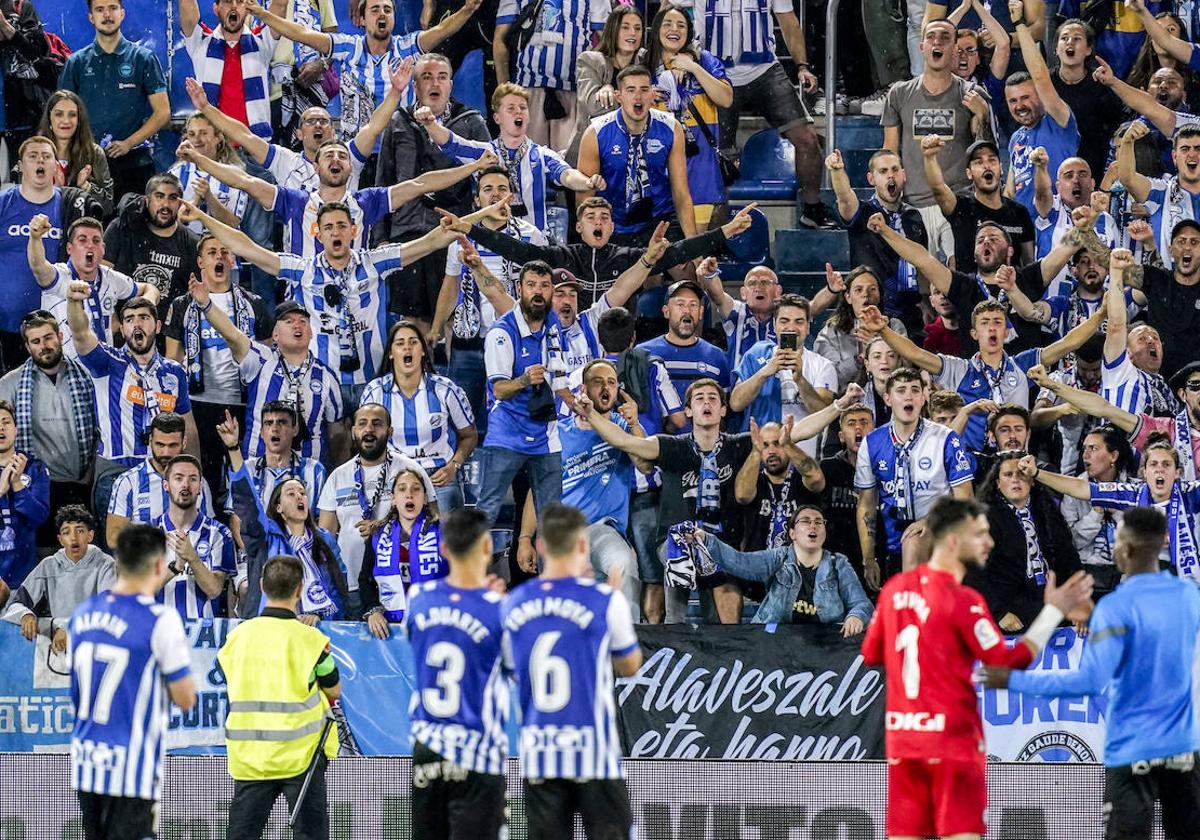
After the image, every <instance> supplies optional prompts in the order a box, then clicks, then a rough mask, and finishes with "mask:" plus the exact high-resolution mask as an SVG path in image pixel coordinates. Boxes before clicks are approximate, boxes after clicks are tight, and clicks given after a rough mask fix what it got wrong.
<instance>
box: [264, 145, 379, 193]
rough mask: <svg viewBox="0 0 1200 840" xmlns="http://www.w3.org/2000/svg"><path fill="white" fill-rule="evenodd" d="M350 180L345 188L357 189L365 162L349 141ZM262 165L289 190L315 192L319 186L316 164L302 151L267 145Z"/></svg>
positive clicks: (319, 180)
mask: <svg viewBox="0 0 1200 840" xmlns="http://www.w3.org/2000/svg"><path fill="white" fill-rule="evenodd" d="M349 145H350V180H349V181H347V182H346V189H348V190H349V191H350V192H352V193H353V192H355V191H357V190H358V176H359V175H361V174H362V169H363V164H364V163H366V161H365V160H363V158H362V156H361V155H359V152H358V146H356V145H354V144H353V143H350V144H349ZM263 166H265V167H266V168H267V170H268V171H269V172H270V173H271V174H272V175H274V176H275V183H276V184H278V185H279V186H281V187H287V188H288V189H290V190H299V191H300V192H306V193H315V192H316V191H317V188H318V187H319V186H321V179H320V178H318V177H317V165H316V164H315V163H314V162H313V161H311V160H310V159H309V157H308V155H306V154H304V152H293V151H292V150H291V149H289V148H287V147H286V146H276V145H275V144H274V143H272V144H270V145H269V146H267V156H266V158H265V159H264V160H263Z"/></svg>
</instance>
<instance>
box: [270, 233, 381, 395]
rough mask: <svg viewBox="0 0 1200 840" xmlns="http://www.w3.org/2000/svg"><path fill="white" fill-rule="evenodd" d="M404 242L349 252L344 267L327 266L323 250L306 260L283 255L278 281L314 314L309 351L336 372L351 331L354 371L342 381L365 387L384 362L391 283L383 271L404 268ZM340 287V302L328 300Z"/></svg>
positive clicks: (327, 262) (295, 299)
mask: <svg viewBox="0 0 1200 840" xmlns="http://www.w3.org/2000/svg"><path fill="white" fill-rule="evenodd" d="M402 247H403V246H402V245H383V246H381V247H379V248H372V249H371V250H369V251H368V250H362V251H351V252H350V262H349V263H348V264H347V265H346V267H345V268H343V269H337V268H334V267H333V266H331V265H330V264H329V261H328V260H327V259H326V257H325V254H323V253H322V254H318V255H317V257H316V258H315V259H304V258H302V257H297V256H294V255H292V254H280V255H279V279H280V280H281V281H283V282H285V283H287V297H288V298H290V299H291V300H294V301H296V302H297V303H299V304H300V305H301V306H303V307H304V308H305V310H307V311H308V312H309V313H310V314H311V315H312V326H313V331H312V332H313V338H312V344H311V349H312V352H313V353H315V354H316V356H317V358H318V359H320V360H321V361H322V362H324V363H325V364H327V365H329V367H330V368H331V369H333V370H338V369H339V368H340V365H341V361H342V354H343V348H342V346H341V338H342V337H345V335H346V332H347V331H349V332H350V333H351V334H352V335H353V341H354V345H355V348H356V350H357V354H358V361H359V365H358V368H357V369H356V370H353V371H343V372H342V382H343V383H345V384H348V385H349V384H354V385H362V384H365V383H367V382H370V381H371V380H372V379H374V378H375V376H376V375H377V371H378V370H379V366H380V363H381V362H382V361H383V340H384V338H385V336H386V335H387V299H388V286H387V283H385V282H383V278H384V276H385V275H387V274H390V273H391V272H393V271H397V270H399V269H400V267H401V260H400V249H401V248H402ZM330 287H332V288H334V289H337V290H339V291H340V297H341V300H342V303H341V305H333V304H331V303H330V302H329V300H328V289H329V288H330Z"/></svg>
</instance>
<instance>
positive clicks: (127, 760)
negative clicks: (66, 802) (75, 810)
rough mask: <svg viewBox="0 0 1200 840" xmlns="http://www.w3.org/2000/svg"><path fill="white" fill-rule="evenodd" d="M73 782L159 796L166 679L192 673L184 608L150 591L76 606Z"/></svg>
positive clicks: (106, 791)
mask: <svg viewBox="0 0 1200 840" xmlns="http://www.w3.org/2000/svg"><path fill="white" fill-rule="evenodd" d="M68 638H69V639H70V646H71V703H72V705H73V706H74V708H75V726H74V728H73V729H72V730H71V787H72V788H74V789H75V790H80V791H85V792H87V793H99V794H103V795H105V796H128V797H133V798H137V799H150V800H157V799H158V797H159V786H160V784H161V782H162V760H163V756H164V755H165V754H166V740H165V739H164V735H165V734H166V731H167V702H168V696H167V693H166V691H165V690H164V689H165V687H166V683H169V682H175V681H176V680H179V679H183V678H184V677H187V676H189V675H190V674H191V647H190V645H189V644H188V640H187V636H186V635H185V634H184V632H183V622H182V621H181V620H180V618H179V613H177V612H176V611H175V610H172V609H168V608H166V607H164V606H163V605H162V604H156V603H155V602H154V599H153V598H149V597H146V596H144V595H114V594H113V593H111V592H103V593H101V594H99V595H93V596H92V597H91V598H88V599H87V600H86V601H84V602H83V603H82V604H80V605H79V606H78V607H76V608H75V612H73V613H72V614H71V623H70V629H69V631H68Z"/></svg>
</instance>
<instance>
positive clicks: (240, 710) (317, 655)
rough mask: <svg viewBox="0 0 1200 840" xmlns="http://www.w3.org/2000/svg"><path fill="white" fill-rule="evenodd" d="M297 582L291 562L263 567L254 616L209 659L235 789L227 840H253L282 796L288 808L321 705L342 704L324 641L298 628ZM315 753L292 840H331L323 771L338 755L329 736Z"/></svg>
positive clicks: (321, 719)
mask: <svg viewBox="0 0 1200 840" xmlns="http://www.w3.org/2000/svg"><path fill="white" fill-rule="evenodd" d="M303 581H304V570H303V567H302V566H301V564H300V561H299V560H298V559H296V558H295V557H286V556H280V557H272V558H271V559H270V560H269V561H267V564H266V566H264V567H263V574H262V591H263V594H264V595H266V598H267V602H266V606H265V607H264V608H263V611H262V614H261V615H259V616H258V617H257V618H251V619H249V620H247V621H243V622H242V623H241V624H239V625H238V626H237V627H235V628H234V630H233V631H232V632H231V633H230V634H229V638H228V639H226V641H225V646H224V647H222V648H221V652H220V653H219V654H218V655H217V661H218V662H219V663H220V664H221V669H222V671H224V673H225V680H226V683H227V686H228V693H229V716H228V717H227V718H226V719H225V747H226V750H227V753H228V757H229V775H231V776H233V778H234V781H235V783H236V784H235V785H234V795H233V802H231V803H230V805H229V832H228V835H227V837H228V840H243V838H244V840H258V838H260V837H261V836H262V832H263V829H264V828H265V827H266V824H267V820H268V818H269V817H270V814H271V808H272V806H273V805H274V804H275V800H276V799H278V798H279V795H280V794H281V793H282V794H283V795H284V796H285V797H286V798H287V802H288V806H289V808H291V807H293V805H294V802H295V799H296V797H297V795H298V794H299V792H300V789H301V786H302V785H303V782H304V777H305V773H306V771H307V770H308V767H309V764H310V762H312V761H313V755H314V753H315V752H316V751H317V750H318V748H319V745H318V743H317V742H318V740H319V739H320V737H321V731H322V727H323V725H324V723H325V718H326V716H327V715H328V713H329V704H330V702H331V701H336V700H337V699H338V697H339V696H340V695H341V685H340V684H339V682H338V671H337V664H336V663H335V661H334V659H333V657H332V656H331V655H330V652H329V638H328V637H327V636H326V635H325V634H324V633H322V632H321V631H320V630H317V629H316V628H315V627H309V626H308V625H307V624H304V623H303V622H301V621H299V620H297V618H296V612H295V607H296V603H297V601H298V600H299V598H300V587H301V586H302V585H303ZM323 751H324V755H322V756H321V757H319V758H318V759H317V761H316V766H315V768H314V771H313V777H312V781H311V783H310V787H309V789H308V792H307V794H306V796H305V799H304V802H303V805H302V806H301V808H300V812H299V814H298V816H297V820H296V824H295V826H294V830H293V835H292V836H293V838H295V840H326V838H328V836H329V814H328V804H327V802H326V796H325V766H326V764H327V763H328V759H330V758H333V757H334V756H335V755H336V754H337V733H336V731H330V732H329V734H328V736H327V737H326V739H325V744H324V748H323Z"/></svg>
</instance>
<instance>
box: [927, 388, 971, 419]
mask: <svg viewBox="0 0 1200 840" xmlns="http://www.w3.org/2000/svg"><path fill="white" fill-rule="evenodd" d="M966 404H967V401H966V400H964V399H963V395H962V394H960V393H958V391H951V390H948V389H946V388H943V389H941V390H940V391H934V392H933V393H932V394H930V395H929V401H928V403H927V404H926V407H927V408H928V409H929V415H930V416H931V417H932V416H933V415H934V414H937V413H938V412H939V411H953V412H954V413H955V414H957V413H958V410H959V409H960V408H962V407H963V406H964V405H966Z"/></svg>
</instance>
